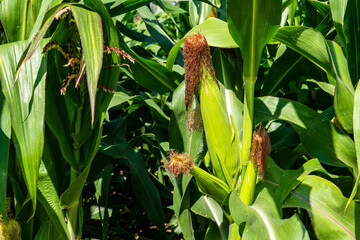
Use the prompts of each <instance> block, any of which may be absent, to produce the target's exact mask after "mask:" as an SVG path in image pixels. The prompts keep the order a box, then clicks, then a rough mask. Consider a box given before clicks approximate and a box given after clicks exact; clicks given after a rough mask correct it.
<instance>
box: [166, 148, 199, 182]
mask: <svg viewBox="0 0 360 240" xmlns="http://www.w3.org/2000/svg"><path fill="white" fill-rule="evenodd" d="M165 168H166V169H167V170H169V172H170V173H171V174H173V175H174V176H175V177H177V176H178V175H179V174H180V173H183V174H186V173H190V171H191V170H192V169H193V168H194V162H193V161H192V159H191V156H190V155H189V154H188V153H177V152H175V151H174V149H171V150H170V154H169V162H168V163H167V164H166V166H165Z"/></svg>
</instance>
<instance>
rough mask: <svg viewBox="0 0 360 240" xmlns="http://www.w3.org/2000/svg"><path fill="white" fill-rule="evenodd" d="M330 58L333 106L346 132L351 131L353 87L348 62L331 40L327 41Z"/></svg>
mask: <svg viewBox="0 0 360 240" xmlns="http://www.w3.org/2000/svg"><path fill="white" fill-rule="evenodd" d="M327 44H328V46H329V52H330V56H331V60H332V63H333V66H334V70H335V74H336V84H335V96H334V106H335V112H336V116H337V117H338V119H339V122H340V123H341V125H342V127H343V128H344V129H345V130H346V131H347V132H348V133H352V131H353V109H354V87H353V85H352V82H351V78H350V74H349V70H348V64H347V61H346V58H345V56H344V54H343V52H342V50H341V48H340V46H339V45H337V44H336V43H335V42H333V41H328V42H327Z"/></svg>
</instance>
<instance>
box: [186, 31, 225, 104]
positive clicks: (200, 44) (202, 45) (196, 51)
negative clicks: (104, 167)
mask: <svg viewBox="0 0 360 240" xmlns="http://www.w3.org/2000/svg"><path fill="white" fill-rule="evenodd" d="M183 50H184V68H185V106H186V110H188V108H189V106H190V105H191V102H192V99H193V98H194V94H195V92H196V90H197V88H198V86H199V82H200V79H202V78H203V76H204V74H203V71H204V68H206V69H207V70H208V71H209V72H210V74H211V76H212V77H213V79H214V80H215V82H216V77H215V72H214V68H213V66H212V64H211V56H210V48H209V45H208V43H207V41H206V39H205V37H204V35H202V34H201V33H197V34H192V35H189V36H187V37H186V38H185V42H184V49H183ZM216 83H217V82H216ZM217 84H218V83H217Z"/></svg>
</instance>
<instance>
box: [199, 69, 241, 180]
mask: <svg viewBox="0 0 360 240" xmlns="http://www.w3.org/2000/svg"><path fill="white" fill-rule="evenodd" d="M203 74H204V75H203V76H204V78H203V81H202V82H201V83H200V88H199V95H200V108H201V114H202V119H203V124H204V130H205V136H206V142H207V146H208V149H209V153H210V159H211V163H212V167H213V171H214V173H215V175H216V176H217V177H219V178H221V179H222V180H223V181H225V182H226V183H228V185H229V186H233V182H234V179H235V177H236V175H237V172H238V171H239V165H240V161H239V155H238V149H237V144H236V137H235V133H234V131H233V129H232V127H231V124H230V120H229V118H228V115H227V112H226V106H225V102H224V100H223V98H222V96H221V93H220V90H219V87H218V85H217V83H216V82H215V80H214V79H213V78H212V76H211V74H210V73H209V71H207V70H206V69H204V70H203Z"/></svg>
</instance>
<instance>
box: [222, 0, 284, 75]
mask: <svg viewBox="0 0 360 240" xmlns="http://www.w3.org/2000/svg"><path fill="white" fill-rule="evenodd" d="M226 10H227V17H228V27H229V32H230V34H231V36H232V38H233V39H234V41H235V42H236V43H237V45H238V46H239V47H240V50H241V55H242V58H243V60H244V67H243V75H244V77H246V78H250V79H253V80H256V79H257V72H258V69H259V64H260V57H261V54H262V51H263V48H264V47H265V45H266V44H267V43H268V42H269V41H270V40H271V38H273V37H274V35H275V34H276V32H277V30H278V28H279V25H280V20H281V1H280V0H229V1H227V7H226ZM244 80H245V79H244Z"/></svg>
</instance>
